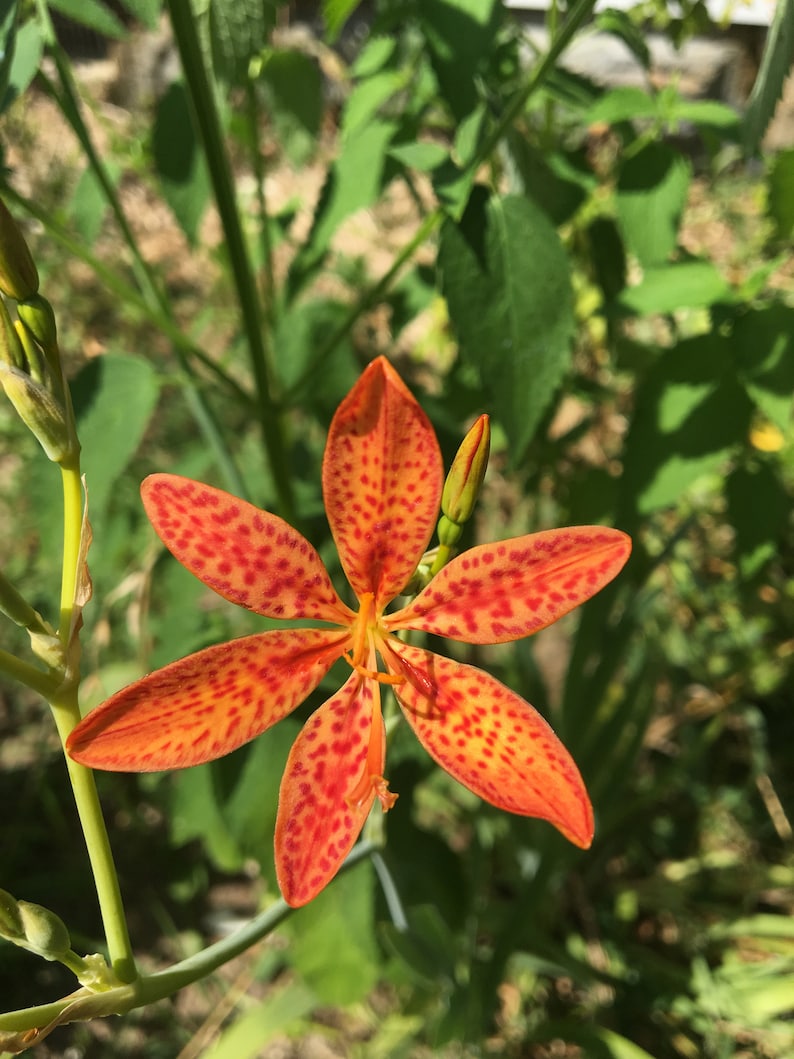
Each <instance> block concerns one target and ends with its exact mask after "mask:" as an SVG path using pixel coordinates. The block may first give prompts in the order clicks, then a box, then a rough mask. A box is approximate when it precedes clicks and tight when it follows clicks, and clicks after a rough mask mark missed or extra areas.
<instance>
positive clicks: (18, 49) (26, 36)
mask: <svg viewBox="0 0 794 1059" xmlns="http://www.w3.org/2000/svg"><path fill="white" fill-rule="evenodd" d="M6 46H7V47H8V45H6ZM43 52H44V36H43V33H42V29H41V24H40V23H39V22H38V20H36V19H31V21H29V22H26V23H25V24H24V25H23V26H20V27H19V28H18V29H17V31H16V36H15V39H14V44H13V50H12V54H11V60H10V65H9V68H8V85H7V87H6V89H5V92H4V93H3V97H2V105H0V112H2V111H5V110H7V109H8V108H9V106H10V105H11V104H12V103H13V102H14V100H15V99H18V98H19V97H20V96H21V95H23V93H24V92H25V91H27V88H28V86H29V85H30V83H31V81H32V80H33V78H34V77H35V76H36V74H37V73H38V69H39V66H40V65H41V56H42V54H43Z"/></svg>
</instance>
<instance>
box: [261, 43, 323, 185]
mask: <svg viewBox="0 0 794 1059" xmlns="http://www.w3.org/2000/svg"><path fill="white" fill-rule="evenodd" d="M261 77H262V81H263V82H264V84H265V85H267V87H268V89H269V92H270V97H271V103H272V107H271V117H272V120H273V123H274V125H275V127H276V131H277V133H278V138H279V142H280V144H281V146H282V147H283V149H284V151H285V153H286V155H287V157H288V158H289V159H290V161H291V162H292V163H293V165H296V166H299V165H303V164H304V163H305V162H306V161H307V160H308V159H309V158H310V157H311V155H312V154H313V153H314V150H315V147H316V143H317V135H318V133H319V131H320V122H321V121H322V116H323V84H322V76H321V74H320V69H319V67H318V65H317V63H316V62H315V60H314V59H312V58H310V57H309V56H308V55H303V54H302V53H301V52H298V51H288V50H283V51H271V52H270V53H269V54H268V56H267V59H266V61H265V62H264V63H263V64H262V72H261Z"/></svg>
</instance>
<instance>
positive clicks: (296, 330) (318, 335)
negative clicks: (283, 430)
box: [273, 298, 358, 414]
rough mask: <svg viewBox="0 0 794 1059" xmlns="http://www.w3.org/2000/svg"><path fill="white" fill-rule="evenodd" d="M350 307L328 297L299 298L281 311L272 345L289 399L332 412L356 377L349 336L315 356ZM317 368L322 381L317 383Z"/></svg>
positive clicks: (356, 372) (321, 349)
mask: <svg viewBox="0 0 794 1059" xmlns="http://www.w3.org/2000/svg"><path fill="white" fill-rule="evenodd" d="M349 312H350V310H349V308H348V307H347V306H346V305H344V304H343V303H342V302H337V301H332V300H330V299H328V298H316V299H314V300H312V301H309V302H305V301H301V302H299V303H298V304H296V305H295V306H292V307H290V308H289V309H288V310H287V311H286V312H284V313H282V315H281V317H280V318H279V321H278V325H277V327H276V333H275V336H274V340H273V347H274V349H275V354H276V370H277V372H278V374H279V378H280V380H281V383H282V386H283V388H284V390H285V391H286V392H288V393H289V397H290V401H292V402H299V401H301V400H302V401H306V402H308V403H310V404H311V405H313V406H314V407H315V408H317V409H324V410H325V411H326V412H327V413H328V414H332V413H333V411H334V409H335V408H336V405H337V404H338V403H339V401H340V400H341V399H342V397H343V396H344V395H345V394H346V393H347V391H348V390H349V389H350V387H351V386H352V385H353V383H354V382H355V380H356V378H357V377H358V364H357V362H356V358H355V355H354V353H353V348H352V346H351V344H350V340H349V338H345V339H342V340H341V341H340V342H338V343H337V345H336V346H335V347H334V349H333V350H331V351H330V352H329V353H328V354H327V355H326V356H325V358H324V359H323V361H322V362H320V361H319V360H318V354H321V353H322V351H323V348H324V344H325V341H326V339H327V338H328V335H329V334H332V333H333V332H334V331H336V330H337V329H338V328H340V327H341V326H342V324H343V322H344V320H345V319H346V318H347V316H348V314H349ZM318 372H321V373H322V379H323V385H322V386H321V387H318V386H317V378H318Z"/></svg>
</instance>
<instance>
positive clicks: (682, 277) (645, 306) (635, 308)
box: [619, 261, 733, 316]
mask: <svg viewBox="0 0 794 1059" xmlns="http://www.w3.org/2000/svg"><path fill="white" fill-rule="evenodd" d="M732 297H733V291H732V290H731V287H730V284H729V283H728V282H727V280H726V279H725V278H724V277H723V276H722V275H721V273H720V272H719V271H718V270H717V269H716V268H715V267H714V265H712V264H711V262H710V261H683V262H681V263H680V264H676V265H666V266H663V267H661V268H649V269H648V270H647V271H646V273H645V276H644V277H643V279H642V280H641V281H640V282H639V283H638V284H637V286H636V287H630V288H629V289H628V290H625V291H624V292H623V294H622V295H621V296H620V299H619V302H620V304H621V305H623V306H624V308H626V309H628V310H629V311H630V312H633V313H637V315H639V316H644V315H647V314H650V313H673V312H676V310H678V309H693V308H699V307H702V306H710V305H714V304H715V303H717V302H723V301H730V300H732Z"/></svg>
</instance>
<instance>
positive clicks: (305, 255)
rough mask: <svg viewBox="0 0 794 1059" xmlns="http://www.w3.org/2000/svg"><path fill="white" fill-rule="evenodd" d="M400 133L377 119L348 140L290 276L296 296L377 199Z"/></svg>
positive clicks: (358, 130) (321, 197) (324, 190)
mask: <svg viewBox="0 0 794 1059" xmlns="http://www.w3.org/2000/svg"><path fill="white" fill-rule="evenodd" d="M396 129H397V126H396V124H395V123H394V122H389V121H381V120H380V119H378V118H375V119H373V120H372V121H371V122H369V123H368V124H366V125H363V126H359V127H358V128H357V129H356V130H355V132H353V133H351V134H350V136H349V137H347V138H346V139H345V140H344V142H343V144H342V151H341V154H340V155H339V157H338V158H337V160H336V162H335V163H334V165H333V168H332V169H331V171H330V172H329V174H328V178H327V179H326V182H325V185H324V187H323V190H322V192H321V194H320V200H319V202H318V204H317V208H316V210H315V213H314V221H313V224H312V230H311V232H310V234H309V238H308V241H307V243H306V244H305V245H304V246H303V247H302V248H301V251H300V252H299V254H298V255H297V258H296V260H295V262H294V264H293V267H292V270H291V272H290V287H291V292H292V294H293V295H294V294H295V293H296V292H297V290H298V289H299V288H300V286H302V285H303V283H305V282H306V280H307V279H308V278H309V276H310V275H311V274H312V273H313V270H314V269H315V268H316V267H317V266H318V265H319V263H320V262H321V261H322V259H323V257H324V256H325V253H326V251H327V250H328V247H329V245H330V242H331V239H332V238H333V236H334V235H335V234H336V231H337V229H338V227H339V225H340V224H341V223H342V221H344V220H345V219H346V218H347V217H349V216H350V215H351V214H352V213H355V212H356V210H360V209H364V208H365V207H367V206H370V205H371V204H372V203H373V202H374V201H375V200H376V199H377V197H378V195H379V194H380V191H381V187H382V181H383V170H384V164H385V160H386V153H387V151H388V148H389V143H390V142H391V140H392V138H393V136H394V134H395V131H396Z"/></svg>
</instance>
